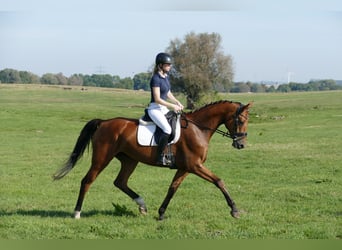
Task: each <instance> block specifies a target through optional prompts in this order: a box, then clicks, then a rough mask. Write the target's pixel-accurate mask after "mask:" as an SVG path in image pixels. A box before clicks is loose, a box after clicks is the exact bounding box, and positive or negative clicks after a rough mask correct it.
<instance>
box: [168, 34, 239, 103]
mask: <svg viewBox="0 0 342 250" xmlns="http://www.w3.org/2000/svg"><path fill="white" fill-rule="evenodd" d="M221 40H222V39H221V36H220V35H219V34H218V33H211V34H208V33H200V34H195V33H193V32H191V33H189V34H187V35H186V36H185V38H184V41H181V40H180V39H177V38H176V39H175V40H172V41H171V42H170V45H169V47H168V49H167V51H168V52H169V53H170V54H171V56H172V57H173V70H172V72H171V80H172V81H173V90H174V91H181V92H183V93H184V94H185V95H186V96H187V100H188V103H187V106H188V108H192V107H193V105H194V103H196V102H199V101H200V99H201V97H202V96H204V95H205V94H206V93H208V92H213V91H214V90H215V88H216V89H219V90H226V91H227V90H228V89H229V88H230V87H231V86H232V80H233V75H234V74H233V67H232V58H231V56H229V55H225V54H224V53H223V51H222V48H221Z"/></svg>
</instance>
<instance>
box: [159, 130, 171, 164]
mask: <svg viewBox="0 0 342 250" xmlns="http://www.w3.org/2000/svg"><path fill="white" fill-rule="evenodd" d="M169 137H170V135H169V134H165V133H162V134H161V136H160V138H159V142H158V148H157V164H159V165H163V164H164V161H163V159H164V149H165V147H166V145H167V143H168V140H169Z"/></svg>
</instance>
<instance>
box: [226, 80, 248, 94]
mask: <svg viewBox="0 0 342 250" xmlns="http://www.w3.org/2000/svg"><path fill="white" fill-rule="evenodd" d="M250 91H251V88H250V86H249V85H248V84H246V83H244V82H237V83H235V84H234V86H233V87H232V88H231V90H230V92H232V93H246V92H250Z"/></svg>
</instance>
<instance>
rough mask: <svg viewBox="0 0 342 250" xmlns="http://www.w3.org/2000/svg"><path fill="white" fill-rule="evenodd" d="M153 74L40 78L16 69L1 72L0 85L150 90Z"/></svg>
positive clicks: (56, 75)
mask: <svg viewBox="0 0 342 250" xmlns="http://www.w3.org/2000/svg"><path fill="white" fill-rule="evenodd" d="M150 77H151V73H147V72H146V73H139V74H136V75H135V76H134V77H133V78H131V77H125V78H120V76H118V75H110V74H92V75H84V74H73V75H71V76H70V77H67V76H64V75H63V74H62V73H57V74H53V73H46V74H43V75H42V76H41V77H39V76H38V75H36V74H33V73H31V72H28V71H18V70H15V69H8V68H7V69H3V70H0V83H9V84H10V83H22V84H37V83H38V84H48V85H71V86H92V87H102V88H122V89H135V90H140V89H142V90H149V88H150V86H149V80H150Z"/></svg>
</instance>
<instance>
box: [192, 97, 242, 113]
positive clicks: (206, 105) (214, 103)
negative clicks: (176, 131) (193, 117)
mask: <svg viewBox="0 0 342 250" xmlns="http://www.w3.org/2000/svg"><path fill="white" fill-rule="evenodd" d="M226 102H229V103H238V104H240V105H241V103H240V102H233V101H228V100H220V101H216V102H211V103H208V104H205V105H204V106H202V107H199V108H197V109H194V110H192V111H189V112H187V113H186V114H193V113H196V112H198V111H201V110H202V109H205V108H207V107H209V106H212V105H216V104H220V103H226Z"/></svg>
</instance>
